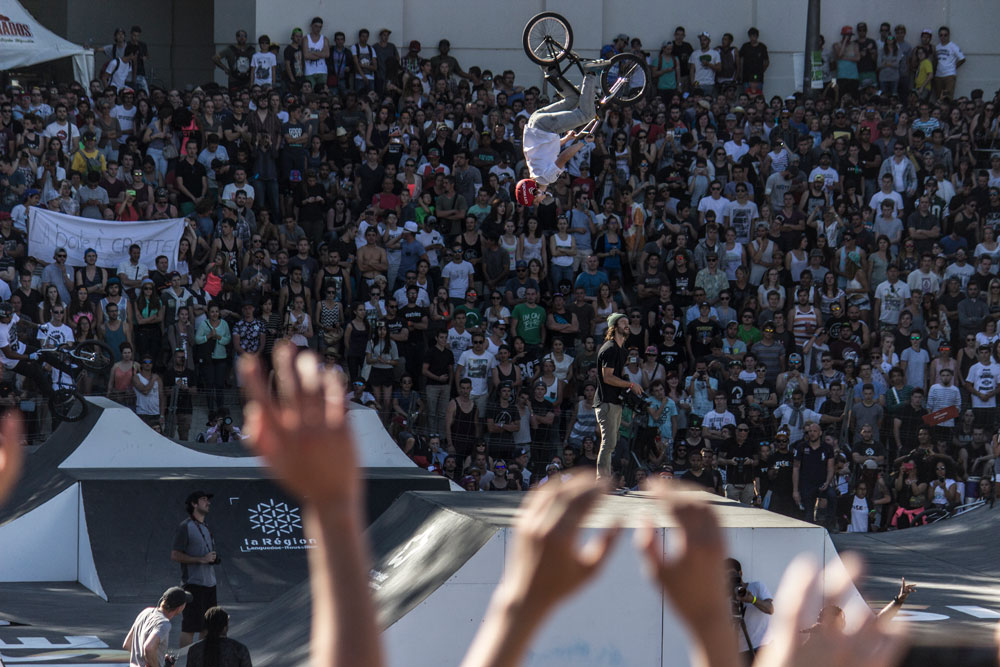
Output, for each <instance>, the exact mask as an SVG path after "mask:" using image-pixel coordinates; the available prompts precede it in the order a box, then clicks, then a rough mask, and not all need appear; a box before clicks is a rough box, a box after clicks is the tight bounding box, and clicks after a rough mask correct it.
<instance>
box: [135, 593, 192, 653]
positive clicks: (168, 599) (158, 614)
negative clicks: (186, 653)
mask: <svg viewBox="0 0 1000 667" xmlns="http://www.w3.org/2000/svg"><path fill="white" fill-rule="evenodd" d="M193 601H194V596H192V595H191V593H188V592H187V591H185V590H184V589H183V588H180V587H179V586H172V587H170V588H168V589H167V590H166V591H164V593H163V595H161V596H160V601H159V603H158V604H157V605H156V606H155V607H147V608H146V609H143V610H142V611H141V612H139V615H138V616H137V617H136V619H135V621H134V622H133V623H132V628H131V629H130V630H129V631H128V636H127V637H125V643H124V644H122V648H124V649H125V650H126V651H128V652H129V664H130V665H146V666H147V667H163V666H164V665H165V664H166V662H165V660H164V659H165V658H166V656H167V641H168V640H169V639H170V621H172V620H173V619H174V618H176V617H177V616H178V615H180V614H182V613H183V612H184V610H185V609H186V608H187V605H188V604H190V603H191V602H193Z"/></svg>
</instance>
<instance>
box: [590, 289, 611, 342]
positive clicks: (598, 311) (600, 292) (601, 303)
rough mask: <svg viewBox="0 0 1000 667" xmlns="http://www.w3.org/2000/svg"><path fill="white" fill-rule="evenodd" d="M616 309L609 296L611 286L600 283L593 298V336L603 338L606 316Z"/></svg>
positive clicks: (605, 329)
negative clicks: (595, 296)
mask: <svg viewBox="0 0 1000 667" xmlns="http://www.w3.org/2000/svg"><path fill="white" fill-rule="evenodd" d="M616 309H617V305H616V304H615V300H614V298H612V296H611V286H610V285H608V284H607V283H601V284H600V286H599V287H598V288H597V298H596V299H595V300H594V319H593V322H594V338H596V339H598V340H603V339H604V333H605V332H606V331H607V330H608V317H609V316H610V315H611V313H613V312H615V310H616Z"/></svg>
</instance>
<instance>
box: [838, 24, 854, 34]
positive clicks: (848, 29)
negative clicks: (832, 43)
mask: <svg viewBox="0 0 1000 667" xmlns="http://www.w3.org/2000/svg"><path fill="white" fill-rule="evenodd" d="M840 34H841V35H853V34H854V28H852V27H851V26H849V25H845V26H844V27H843V28H841V29H840Z"/></svg>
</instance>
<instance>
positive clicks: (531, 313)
mask: <svg viewBox="0 0 1000 667" xmlns="http://www.w3.org/2000/svg"><path fill="white" fill-rule="evenodd" d="M524 299H525V301H524V303H519V304H517V305H516V306H514V310H513V312H511V314H510V320H511V329H512V330H513V331H514V333H515V334H517V335H518V336H520V337H521V338H523V339H524V343H525V344H526V345H529V346H539V345H541V344H542V343H544V342H545V326H544V325H545V318H546V312H545V309H544V308H542V307H541V306H539V305H538V289H537V288H535V287H528V288H527V289H526V290H525V291H524Z"/></svg>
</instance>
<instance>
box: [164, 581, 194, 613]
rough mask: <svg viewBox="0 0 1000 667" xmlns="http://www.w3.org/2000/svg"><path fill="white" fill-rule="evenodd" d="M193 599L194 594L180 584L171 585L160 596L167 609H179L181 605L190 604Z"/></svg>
mask: <svg viewBox="0 0 1000 667" xmlns="http://www.w3.org/2000/svg"><path fill="white" fill-rule="evenodd" d="M193 601H194V596H193V595H191V594H190V593H188V592H187V591H186V590H184V589H183V588H181V587H180V586H171V587H170V588H168V589H167V590H165V591H163V595H161V596H160V602H161V603H163V604H164V606H165V607H166V608H167V609H177V608H178V607H180V606H181V605H183V604H188V603H189V602H193Z"/></svg>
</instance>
